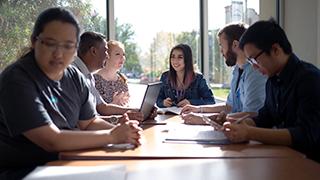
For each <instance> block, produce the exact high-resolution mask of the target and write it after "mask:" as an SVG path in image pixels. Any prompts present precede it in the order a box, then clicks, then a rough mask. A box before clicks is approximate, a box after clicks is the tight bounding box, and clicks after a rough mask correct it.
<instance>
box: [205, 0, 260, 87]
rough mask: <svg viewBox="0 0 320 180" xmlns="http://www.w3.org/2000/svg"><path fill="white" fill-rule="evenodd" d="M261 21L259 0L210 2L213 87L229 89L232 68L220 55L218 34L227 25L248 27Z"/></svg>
mask: <svg viewBox="0 0 320 180" xmlns="http://www.w3.org/2000/svg"><path fill="white" fill-rule="evenodd" d="M258 20H259V1H258V0H224V1H212V0H209V1H208V36H209V37H208V38H209V41H208V46H209V48H208V49H209V52H208V53H209V64H208V66H209V80H210V83H211V84H212V85H215V86H218V87H229V82H230V81H231V71H232V68H230V67H227V66H226V65H225V61H224V58H223V56H222V55H221V53H220V49H219V43H218V40H217V32H218V31H219V29H220V28H221V27H223V26H224V25H225V24H228V23H232V22H244V23H246V24H248V25H251V24H253V23H254V22H256V21H258Z"/></svg>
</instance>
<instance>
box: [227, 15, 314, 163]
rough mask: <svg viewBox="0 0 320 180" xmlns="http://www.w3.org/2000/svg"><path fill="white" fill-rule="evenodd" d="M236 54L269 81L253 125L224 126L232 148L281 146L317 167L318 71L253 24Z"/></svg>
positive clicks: (279, 33) (277, 31) (264, 25)
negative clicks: (241, 53) (233, 144)
mask: <svg viewBox="0 0 320 180" xmlns="http://www.w3.org/2000/svg"><path fill="white" fill-rule="evenodd" d="M240 48H241V49H243V50H244V52H245V54H246V56H247V57H248V61H250V62H251V64H252V65H253V66H254V67H255V68H256V69H258V70H259V71H260V72H261V73H263V74H266V75H267V76H268V77H269V79H268V81H267V84H266V100H265V104H264V106H263V107H262V108H261V109H260V110H259V115H258V116H257V117H256V118H254V119H246V120H245V121H243V123H241V124H235V123H234V124H232V123H231V122H227V123H225V124H224V131H225V134H226V135H227V137H228V138H229V139H230V140H231V141H233V142H241V141H247V140H256V141H260V142H262V143H266V144H278V145H287V146H291V147H292V148H294V149H296V150H298V151H300V152H302V153H305V154H306V155H307V157H309V158H311V159H314V160H316V161H318V162H320V153H319V152H320V93H319V92H320V71H319V69H318V68H316V67H315V66H314V65H312V64H310V63H306V62H304V61H301V60H299V58H298V57H297V56H296V55H295V54H294V53H293V52H292V47H291V44H290V42H289V41H288V39H287V36H286V34H285V32H284V31H283V29H282V28H281V27H280V26H279V25H278V24H277V23H276V22H274V21H273V20H270V21H259V22H256V23H255V24H253V25H252V26H251V27H249V29H248V30H247V31H246V32H245V33H244V34H243V36H242V38H241V40H240Z"/></svg>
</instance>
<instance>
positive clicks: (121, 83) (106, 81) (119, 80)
mask: <svg viewBox="0 0 320 180" xmlns="http://www.w3.org/2000/svg"><path fill="white" fill-rule="evenodd" d="M108 54H109V59H107V60H106V64H105V67H104V68H102V69H100V70H99V71H97V72H96V74H94V78H95V81H96V89H97V90H98V91H99V93H100V95H101V96H102V98H103V99H104V101H106V102H107V103H112V104H117V105H120V106H126V105H128V101H129V92H128V84H127V78H126V77H125V76H124V75H123V74H121V73H120V72H119V71H120V69H121V68H122V66H123V64H124V63H125V60H126V57H125V49H124V45H123V44H122V43H121V42H119V41H115V40H110V41H109V42H108Z"/></svg>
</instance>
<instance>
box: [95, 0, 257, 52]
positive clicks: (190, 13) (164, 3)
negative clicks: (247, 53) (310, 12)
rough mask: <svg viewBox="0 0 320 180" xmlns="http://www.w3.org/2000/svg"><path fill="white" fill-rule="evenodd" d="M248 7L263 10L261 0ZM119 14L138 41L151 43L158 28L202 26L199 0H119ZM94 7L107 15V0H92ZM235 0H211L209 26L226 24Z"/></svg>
mask: <svg viewBox="0 0 320 180" xmlns="http://www.w3.org/2000/svg"><path fill="white" fill-rule="evenodd" d="M247 2H248V8H254V9H255V10H256V11H257V12H258V13H259V0H247ZM114 3H115V17H118V19H119V22H120V24H122V23H129V24H132V25H133V29H134V30H135V32H136V36H135V41H136V42H138V44H140V45H141V46H142V47H145V46H149V44H150V42H149V41H151V40H152V38H153V37H154V35H155V32H160V31H164V32H181V31H189V32H190V31H192V30H197V31H198V29H199V1H198V0H115V1H114ZM92 4H93V7H94V8H95V9H96V10H97V11H98V12H99V14H101V15H102V16H104V15H105V12H106V10H105V8H106V5H105V0H92ZM230 4H231V0H208V7H209V8H208V9H209V10H208V12H209V19H208V23H209V24H208V26H209V29H217V28H219V27H221V26H223V25H224V24H225V12H224V11H225V10H224V7H225V6H227V5H230Z"/></svg>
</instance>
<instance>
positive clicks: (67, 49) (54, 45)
mask: <svg viewBox="0 0 320 180" xmlns="http://www.w3.org/2000/svg"><path fill="white" fill-rule="evenodd" d="M36 39H37V40H39V41H40V43H41V44H43V45H44V46H45V47H47V48H48V49H49V50H50V51H52V52H53V51H55V50H57V49H58V48H59V47H60V48H61V50H62V52H64V53H73V52H74V50H75V49H76V48H77V47H78V46H77V43H71V42H66V43H59V42H57V41H55V40H52V39H43V38H41V37H39V36H37V38H36Z"/></svg>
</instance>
